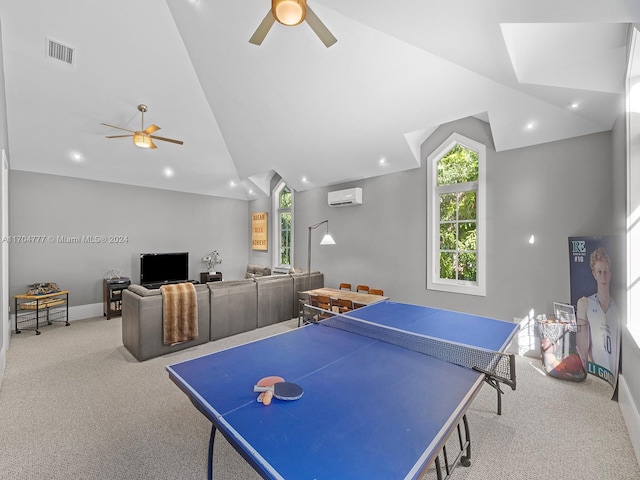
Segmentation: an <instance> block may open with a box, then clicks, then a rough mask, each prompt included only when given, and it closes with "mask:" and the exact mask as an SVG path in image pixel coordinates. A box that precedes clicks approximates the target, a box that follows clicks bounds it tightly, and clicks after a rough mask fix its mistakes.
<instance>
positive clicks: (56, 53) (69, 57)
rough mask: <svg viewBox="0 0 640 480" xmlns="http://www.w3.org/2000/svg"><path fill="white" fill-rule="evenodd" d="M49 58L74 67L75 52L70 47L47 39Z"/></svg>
mask: <svg viewBox="0 0 640 480" xmlns="http://www.w3.org/2000/svg"><path fill="white" fill-rule="evenodd" d="M47 57H49V58H52V59H54V60H59V61H61V62H64V63H66V64H68V65H73V62H74V60H75V50H74V49H73V48H71V47H69V46H68V45H64V44H62V43H60V42H57V41H55V40H51V39H50V38H47Z"/></svg>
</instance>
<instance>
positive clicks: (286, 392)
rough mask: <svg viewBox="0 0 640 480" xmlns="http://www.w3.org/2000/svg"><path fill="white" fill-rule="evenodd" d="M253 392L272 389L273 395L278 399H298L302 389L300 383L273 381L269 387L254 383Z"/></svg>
mask: <svg viewBox="0 0 640 480" xmlns="http://www.w3.org/2000/svg"><path fill="white" fill-rule="evenodd" d="M253 391H254V392H268V391H272V392H273V396H274V397H275V398H277V399H278V400H298V399H299V398H300V397H301V396H302V394H303V393H304V391H303V390H302V387H301V386H300V385H297V384H295V383H291V382H279V383H274V384H273V386H271V387H261V386H259V385H255V386H254V387H253Z"/></svg>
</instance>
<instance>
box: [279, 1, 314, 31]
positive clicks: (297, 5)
mask: <svg viewBox="0 0 640 480" xmlns="http://www.w3.org/2000/svg"><path fill="white" fill-rule="evenodd" d="M271 11H272V12H273V16H274V17H275V19H276V20H277V21H278V22H280V23H281V24H283V25H287V26H290V27H292V26H294V25H299V24H300V23H302V22H303V21H304V19H305V17H306V16H307V1H306V0H271Z"/></svg>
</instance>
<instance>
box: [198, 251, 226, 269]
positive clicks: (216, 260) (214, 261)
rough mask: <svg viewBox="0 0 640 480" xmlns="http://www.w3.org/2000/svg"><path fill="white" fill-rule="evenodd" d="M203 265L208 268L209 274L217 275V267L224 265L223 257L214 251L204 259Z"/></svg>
mask: <svg viewBox="0 0 640 480" xmlns="http://www.w3.org/2000/svg"><path fill="white" fill-rule="evenodd" d="M202 263H204V266H205V267H206V268H207V271H208V272H209V273H216V265H219V264H221V263H222V257H221V256H220V254H219V253H218V251H217V250H214V251H213V252H211V253H209V254H208V255H206V256H204V257H202Z"/></svg>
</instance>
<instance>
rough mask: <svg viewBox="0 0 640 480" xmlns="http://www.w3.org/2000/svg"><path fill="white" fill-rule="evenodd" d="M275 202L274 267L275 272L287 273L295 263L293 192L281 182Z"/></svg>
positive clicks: (275, 193)
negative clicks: (293, 262)
mask: <svg viewBox="0 0 640 480" xmlns="http://www.w3.org/2000/svg"><path fill="white" fill-rule="evenodd" d="M273 200H274V208H273V210H274V211H275V212H276V215H274V226H273V231H274V232H276V237H277V238H276V239H275V241H276V248H275V249H274V259H273V265H274V270H281V271H287V270H289V269H290V268H291V265H292V261H293V190H292V189H291V188H289V187H288V186H287V184H286V183H285V182H284V181H281V182H280V183H278V186H277V187H276V188H275V190H274V191H273Z"/></svg>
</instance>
